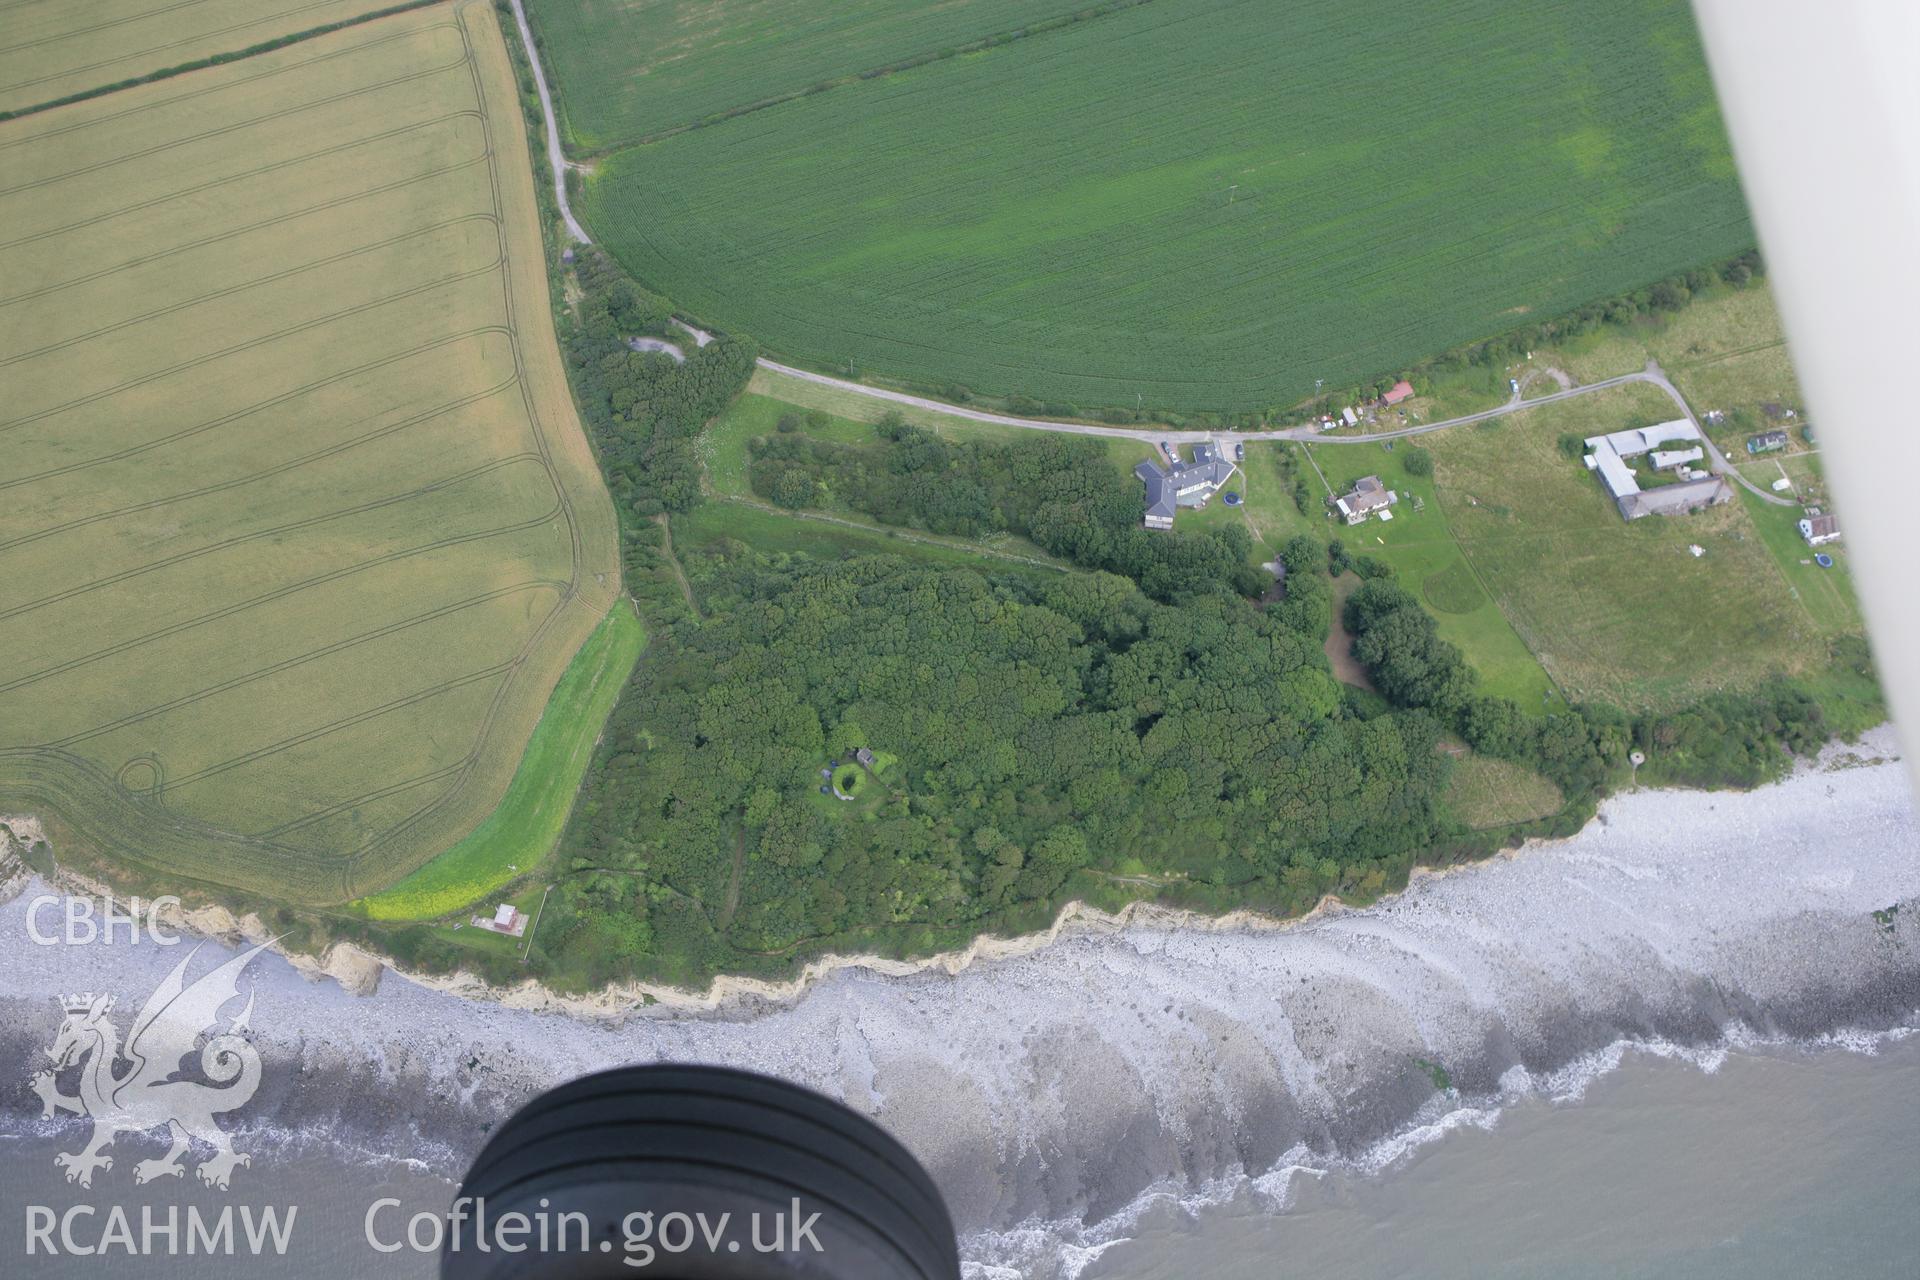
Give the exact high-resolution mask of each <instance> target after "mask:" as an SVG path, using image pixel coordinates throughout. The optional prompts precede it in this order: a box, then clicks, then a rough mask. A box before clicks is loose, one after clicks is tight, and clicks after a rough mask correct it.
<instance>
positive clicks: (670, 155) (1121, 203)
mask: <svg viewBox="0 0 1920 1280" xmlns="http://www.w3.org/2000/svg"><path fill="white" fill-rule="evenodd" d="M858 7H859V8H861V9H862V10H863V11H873V10H876V9H877V8H879V6H877V5H875V4H872V3H869V4H866V5H862V6H858ZM895 7H896V8H898V9H900V10H902V11H905V10H915V11H917V10H918V7H917V6H909V5H907V4H905V3H904V0H900V2H899V3H898V4H897V5H896V6H895ZM641 8H644V9H647V10H649V11H662V12H664V13H665V14H667V15H682V16H685V17H686V18H687V21H688V22H689V23H692V22H693V18H692V16H691V15H694V14H696V13H699V14H705V13H709V12H710V11H711V7H710V6H702V5H694V4H693V3H691V0H667V2H663V3H660V4H655V5H650V6H641ZM542 11H543V12H544V13H545V14H546V15H547V18H546V23H547V29H548V30H549V31H550V32H551V31H557V30H558V27H557V25H556V15H558V14H560V13H562V12H568V13H572V12H575V11H580V12H586V13H591V12H597V9H585V8H583V6H582V3H581V0H548V3H546V4H544V5H543V6H542ZM802 12H803V9H802V7H801V6H798V5H772V4H768V5H763V6H761V16H762V19H763V21H764V23H765V24H766V25H765V26H764V28H753V27H752V26H751V24H747V29H749V30H751V31H752V32H753V35H754V37H755V38H759V37H762V36H764V37H766V38H769V39H770V38H772V37H773V36H775V35H777V34H778V33H779V32H780V31H782V30H786V29H788V27H791V26H797V25H799V24H801V23H802V21H803V20H802V18H801V17H800V16H798V15H799V14H801V13H802ZM668 20H669V18H668V17H664V16H656V17H653V18H649V19H648V21H662V22H664V21H668ZM580 21H582V22H585V21H586V19H584V18H582V19H580ZM989 25H990V24H989ZM728 29H729V30H732V29H733V28H731V27H729V28H728ZM555 39H558V37H557V36H556V37H555ZM559 43H561V44H562V46H563V47H564V45H565V44H566V43H567V42H566V41H560V42H559ZM616 47H617V46H610V45H608V46H602V47H601V48H599V49H597V50H596V52H595V56H596V57H597V58H611V57H614V56H615V54H614V53H612V52H611V51H610V50H611V49H612V48H616ZM626 53H627V58H628V59H629V61H628V63H626V64H624V65H630V66H632V67H635V68H638V67H640V66H641V65H642V64H643V63H648V61H649V60H650V59H652V58H653V57H654V56H655V55H654V53H653V52H652V51H649V50H634V49H628V50H627V51H626ZM679 53H680V56H679V57H678V58H677V59H676V60H675V61H674V62H673V64H672V75H673V76H674V77H675V78H676V79H679V80H685V79H693V80H694V81H696V82H699V81H700V77H701V74H702V69H703V68H705V69H706V71H707V73H708V74H710V75H712V76H713V77H714V78H715V79H716V80H718V81H721V82H724V83H729V84H730V83H732V82H733V81H736V80H738V79H739V77H740V70H739V68H740V67H741V65H742V59H743V58H744V57H745V56H746V55H745V54H744V53H742V51H741V49H740V48H739V47H738V46H737V45H736V44H734V43H729V42H727V41H724V40H721V39H720V38H719V37H718V36H717V35H716V34H714V33H712V32H711V31H709V32H708V33H707V34H706V35H705V36H703V37H700V38H693V37H689V38H688V40H687V42H686V43H685V44H684V46H683V47H682V48H681V49H680V50H679ZM854 61H858V59H855V60H854ZM557 65H558V68H559V76H558V78H559V80H560V85H561V92H562V95H563V97H565V98H566V99H567V100H568V101H570V102H572V103H574V104H576V105H575V107H574V108H572V109H573V110H576V111H577V110H578V109H580V108H579V106H578V104H579V103H580V102H581V101H582V100H583V99H587V98H591V97H595V96H596V95H598V94H599V93H601V92H602V91H603V90H604V88H605V86H606V85H607V83H609V82H610V80H613V79H617V78H618V76H617V75H616V74H615V73H614V72H613V71H609V70H607V69H605V68H602V69H600V70H596V71H591V72H584V71H579V70H571V71H570V70H569V67H568V62H567V59H566V58H565V57H560V58H558V60H557ZM635 75H636V76H638V73H637V72H636V73H635ZM650 76H651V72H649V73H648V74H647V75H644V76H638V79H639V80H640V81H641V82H642V84H643V86H644V84H645V83H646V82H647V81H648V80H649V78H650ZM629 78H634V77H632V76H630V77H629ZM735 94H736V96H738V90H737V89H736V90H735ZM576 127H579V124H578V121H576ZM583 204H584V214H585V217H586V219H587V221H588V224H589V225H590V226H591V227H592V228H593V229H594V231H595V232H596V234H597V235H598V236H599V237H600V238H601V239H602V240H603V241H604V242H605V243H606V244H607V245H608V246H609V247H610V248H611V249H612V250H613V252H614V253H615V254H616V255H617V256H618V257H619V258H620V259H621V261H622V262H623V263H625V264H626V265H627V266H628V267H629V268H630V269H631V270H632V271H633V272H634V273H635V274H636V275H637V276H638V277H639V278H641V279H642V280H644V281H646V282H647V283H648V284H650V285H653V286H655V287H657V288H659V289H660V290H661V291H663V292H665V293H666V294H668V295H670V296H671V297H673V298H674V299H675V301H676V302H677V303H679V304H680V305H681V306H682V307H684V308H686V309H687V310H688V311H690V312H691V313H693V314H695V315H698V316H702V317H706V318H708V319H711V320H712V321H714V322H716V323H718V324H720V325H722V326H727V327H736V328H739V329H741V330H744V331H745V332H748V333H751V334H753V335H754V336H755V337H756V338H758V339H759V340H760V341H761V342H762V343H763V344H764V345H765V346H767V347H768V348H769V349H771V350H773V351H775V352H778V353H781V354H784V355H786V356H788V357H791V358H794V359H798V360H801V361H803V362H808V363H811V364H814V365H816V366H819V367H822V368H829V369H848V368H851V369H853V370H855V371H858V372H860V373H862V374H871V375H882V376H888V377H893V378H899V379H907V380H912V381H917V382H921V383H924V384H927V385H930V386H934V387H939V388H945V387H948V386H951V385H954V384H961V385H964V386H966V387H969V388H970V389H972V390H973V391H974V392H976V393H982V394H985V393H1007V392H1021V393H1025V394H1028V395H1032V396H1035V397H1038V398H1040V399H1042V400H1045V401H1049V402H1055V403H1067V404H1074V405H1079V406H1100V405H1125V406H1128V407H1132V406H1135V405H1136V404H1144V405H1146V406H1148V407H1165V408H1171V409H1193V408H1231V409H1251V408H1266V407H1271V406H1275V405H1281V404H1289V403H1292V402H1294V401H1296V400H1297V399H1299V398H1300V397H1301V396H1302V395H1304V394H1309V393H1311V392H1312V390H1313V388H1314V384H1315V382H1316V380H1318V379H1325V380H1327V381H1328V383H1329V384H1330V385H1333V386H1339V385H1341V384H1342V383H1345V382H1352V381H1356V380H1359V379H1361V378H1370V377H1372V376H1374V375H1378V374H1381V373H1384V372H1388V371H1391V370H1394V369H1396V368H1398V367H1401V366H1403V365H1405V364H1407V363H1409V362H1411V361H1413V360H1415V359H1418V358H1421V357H1424V356H1427V355H1429V354H1431V353H1433V352H1435V351H1439V350H1441V349H1444V348H1447V347H1450V346H1453V345H1455V344H1458V343H1461V342H1464V341H1469V340H1472V339H1475V338H1478V337H1481V336H1484V335H1487V334H1490V333H1494V332H1498V331H1501V330H1504V329H1507V328H1510V327H1512V326H1513V325H1515V324H1517V323H1519V322H1520V321H1522V320H1523V319H1525V318H1527V317H1535V318H1538V317H1541V316H1546V315H1551V314H1555V313H1557V312H1559V311H1562V310H1565V309H1568V308H1571V307H1573V306H1577V305H1579V304H1581V303H1584V302H1587V301H1590V300H1592V299H1594V298H1596V297H1601V296H1605V295H1608V294H1611V293H1614V292H1617V291H1620V290H1623V289H1630V288H1633V287H1637V286H1639V285H1641V284H1645V283H1648V282H1651V281H1653V280H1655V279H1658V278H1660V277H1662V276H1664V275H1667V274H1668V273H1670V272H1673V271H1676V270H1679V269H1682V268H1686V267H1690V266H1694V265H1697V264H1700V263H1703V262H1706V261H1709V260H1712V259H1717V258H1720V257H1723V256H1726V255H1729V254H1732V253H1735V252H1739V251H1741V250H1744V249H1746V248H1748V247H1749V246H1750V245H1751V244H1752V241H1753V233H1752V230H1751V228H1750V226H1749V224H1748V221H1747V216H1746V211H1745V207H1744V204H1743V202H1742V199H1741V195H1740V191H1739V187H1738V184H1737V182H1736V180H1735V176H1734V170H1733V164H1732V160H1731V158H1730V155H1729V152H1728V149H1727V145H1726V141H1725V138H1724V134H1723V131H1722V128H1721V123H1720V120H1719V116H1718V111H1717V108H1716V106H1715V104H1714V99H1713V94H1712V89H1711V85H1710V83H1709V80H1708V77H1707V73H1706V69H1705V65H1704V63H1703V61H1702V57H1701V52H1700V48H1699V44H1698V39H1697V35H1696V33H1695V31H1694V29H1693V26H1692V20H1691V17H1690V15H1689V13H1688V10H1687V8H1686V6H1685V5H1684V4H1681V3H1678V2H1677V0H1559V2H1557V3H1548V4H1541V5H1534V6H1529V7H1528V9H1527V10H1526V12H1525V14H1524V16H1522V15H1520V14H1517V13H1516V11H1515V10H1513V8H1512V7H1511V6H1507V5H1498V4H1494V3H1492V2H1491V0H1447V2H1445V3H1432V2H1431V0H1299V2H1297V3H1290V4H1273V3H1269V2H1267V0H1153V2H1152V3H1148V4H1142V5H1136V6H1133V7H1128V8H1122V9H1117V10H1112V11H1109V12H1106V13H1104V14H1103V15H1102V16H1098V17H1093V18H1089V19H1087V20H1084V21H1079V22H1075V23H1072V24H1070V25H1066V26H1063V27H1060V28H1059V29H1057V30H1052V31H1048V32H1045V33H1043V34H1039V35H1034V36H1030V37H1028V38H1025V39H1020V40H1014V41H1011V42H1009V43H1006V44H1002V45H998V46H996V47H993V48H990V49H987V50H985V51H982V52H975V53H967V54H962V55H960V56H956V57H951V58H945V59H941V60H938V61H934V62H931V63H928V64H926V65H924V66H919V67H916V68H914V69H912V70H908V71H904V72H899V73H896V74H890V75H881V76H876V77H872V78H865V79H856V80H854V81H852V82H850V83H846V84H841V85H838V86H836V87H832V88H828V89H825V90H824V91H821V92H816V93H811V94H807V95H804V96H801V97H797V98H794V99H792V100H790V101H783V102H780V103H778V104H775V105H771V106H767V107H765V108H763V109H760V110H755V111H751V112H748V113H746V114H741V115H736V116H733V117H732V118H729V119H726V120H723V121H720V122H717V123H713V124H710V125H707V126H705V127H702V128H696V129H690V130H686V131H683V132H679V133H676V134H673V135H672V136H669V137H665V138H662V139H660V140H658V141H653V142H649V143H646V144H643V145H634V146H630V147H626V148H624V149H620V150H616V151H614V152H612V153H611V154H609V155H605V156H603V157H601V158H600V159H599V160H598V165H597V170H596V172H595V173H594V175H593V176H592V177H591V178H590V179H589V181H588V186H587V190H586V195H585V199H584V202H583Z"/></svg>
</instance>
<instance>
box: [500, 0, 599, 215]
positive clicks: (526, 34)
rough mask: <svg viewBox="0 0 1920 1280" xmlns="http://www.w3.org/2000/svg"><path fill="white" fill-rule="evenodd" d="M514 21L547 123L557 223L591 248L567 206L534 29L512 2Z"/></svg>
mask: <svg viewBox="0 0 1920 1280" xmlns="http://www.w3.org/2000/svg"><path fill="white" fill-rule="evenodd" d="M513 21H514V24H515V25H516V26H518V27H519V28H520V44H521V47H522V48H524V49H526V51H527V64H528V65H529V66H531V67H532V68H533V87H534V88H536V89H538V90H539V91H540V114H541V115H542V116H544V117H546V122H547V167H548V168H549V169H551V170H553V198H554V199H555V200H557V201H558V202H559V204H560V219H561V221H563V222H565V223H566V224H567V233H568V234H569V235H571V236H572V237H573V238H574V239H575V240H578V241H579V242H580V243H581V244H592V243H593V238H592V237H591V236H589V235H588V234H587V231H586V228H585V227H582V226H581V225H580V222H579V220H578V219H576V218H575V217H574V216H573V206H572V205H570V204H568V203H567V153H566V152H564V151H562V150H561V149H560V117H559V115H558V114H556V113H555V112H554V109H553V95H552V94H551V93H548V92H547V73H546V72H545V71H543V70H542V69H541V67H540V55H539V54H538V53H536V52H534V48H533V28H532V27H529V26H528V25H527V11H526V9H524V8H523V7H521V4H520V0H513Z"/></svg>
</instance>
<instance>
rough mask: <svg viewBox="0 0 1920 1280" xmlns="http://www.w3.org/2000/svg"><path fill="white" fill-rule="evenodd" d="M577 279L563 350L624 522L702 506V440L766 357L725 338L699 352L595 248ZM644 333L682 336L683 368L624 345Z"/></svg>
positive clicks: (584, 255) (662, 308)
mask: <svg viewBox="0 0 1920 1280" xmlns="http://www.w3.org/2000/svg"><path fill="white" fill-rule="evenodd" d="M575 276H576V278H577V279H578V281H579V283H580V287H581V290H582V297H581V298H580V300H579V303H578V304H577V306H576V307H575V309H574V313H573V315H572V316H570V317H568V323H567V324H566V325H565V326H564V328H563V330H562V344H563V346H564V348H565V355H566V359H567V364H568V373H569V376H570V377H571V378H572V381H573V390H574V398H575V400H576V401H578V403H579V406H580V413H581V417H582V418H584V419H585V421H586V424H587V430H588V432H589V433H590V434H591V435H592V437H593V442H594V446H595V448H596V449H597V450H598V452H599V454H600V465H601V469H602V470H603V471H604V472H605V474H606V477H607V487H608V489H610V490H611V491H612V492H613V499H614V502H615V503H616V504H618V505H619V506H620V507H621V515H622V521H623V523H624V522H626V521H627V520H628V518H629V517H631V516H634V515H641V516H648V515H653V514H656V513H658V512H661V511H685V510H686V509H688V508H689V507H691V506H693V505H694V504H695V503H697V502H698V501H700V475H701V473H700V459H699V455H698V453H697V452H696V450H695V447H694V446H695V443H696V441H697V440H698V438H699V435H700V432H701V430H702V429H703V428H704V427H705V426H706V424H707V423H708V422H709V421H711V420H712V419H713V417H714V416H715V415H716V414H718V413H719V412H720V411H721V410H722V409H724V408H726V407H727V406H728V405H729V404H731V403H733V400H734V398H735V397H736V396H738V395H739V394H740V392H741V391H742V390H743V389H745V387H746V385H747V379H749V378H751V377H752V376H753V362H754V360H755V358H756V357H757V356H758V355H759V350H758V348H756V347H755V346H754V344H753V343H752V342H751V341H748V340H746V339H742V338H733V337H729V336H727V335H725V334H722V335H721V336H720V337H718V338H716V339H715V340H714V341H713V342H711V343H709V344H708V345H706V346H704V347H695V346H694V344H693V341H692V339H690V338H688V337H687V336H686V335H685V334H679V333H677V332H676V331H674V330H671V329H670V328H669V327H668V325H667V319H668V312H667V309H666V305H665V303H663V302H662V301H661V300H660V299H658V298H655V297H653V296H652V295H650V294H648V293H646V292H645V291H643V290H641V289H640V288H638V287H637V286H635V285H634V283H633V282H632V281H631V280H628V279H627V278H626V277H625V276H624V275H622V274H621V273H620V270H619V268H617V267H615V266H613V265H612V264H610V263H609V262H608V261H607V260H606V259H605V258H603V257H602V256H600V254H599V253H597V252H596V251H594V250H592V249H583V250H581V251H580V256H579V258H578V260H577V261H576V263H575ZM641 334H656V335H664V336H668V337H678V338H679V340H680V341H681V342H682V343H684V345H685V346H686V347H687V348H688V349H689V354H688V356H687V359H686V362H685V363H684V364H682V363H680V362H677V361H675V360H674V359H673V357H672V356H669V355H667V354H666V353H665V352H661V351H645V352H642V351H633V350H630V349H629V348H628V346H627V342H626V340H627V339H628V338H630V337H634V336H636V335H641Z"/></svg>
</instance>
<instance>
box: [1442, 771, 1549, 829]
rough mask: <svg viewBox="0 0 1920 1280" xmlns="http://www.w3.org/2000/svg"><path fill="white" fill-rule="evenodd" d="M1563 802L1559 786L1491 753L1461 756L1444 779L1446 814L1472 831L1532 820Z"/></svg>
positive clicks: (1544, 814)
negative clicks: (1488, 754)
mask: <svg viewBox="0 0 1920 1280" xmlns="http://www.w3.org/2000/svg"><path fill="white" fill-rule="evenodd" d="M1564 803H1565V799H1564V797H1562V796H1561V794H1560V788H1558V787H1556V786H1554V785H1553V783H1551V782H1549V781H1548V780H1547V779H1545V778H1543V777H1541V776H1540V775H1539V774H1538V773H1535V772H1534V771H1533V770H1532V769H1529V768H1527V767H1526V766H1525V765H1520V764H1515V763H1513V762H1512V761H1510V760H1496V759H1494V758H1493V757H1491V756H1481V755H1466V756H1462V757H1461V758H1460V759H1458V760H1456V761H1454V765H1453V773H1452V774H1451V776H1449V777H1448V779H1447V790H1446V808H1447V813H1448V814H1449V815H1450V816H1452V817H1453V818H1455V819H1457V820H1458V821H1459V822H1460V823H1461V824H1462V825H1463V826H1466V827H1468V828H1470V829H1472V830H1474V831H1488V830H1492V829H1494V828H1497V827H1509V826H1515V825H1517V824H1519V823H1523V822H1533V821H1536V820H1538V819H1540V818H1545V817H1549V816H1551V815H1552V814H1555V813H1558V812H1559V811H1560V806H1561V805H1562V804H1564Z"/></svg>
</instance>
